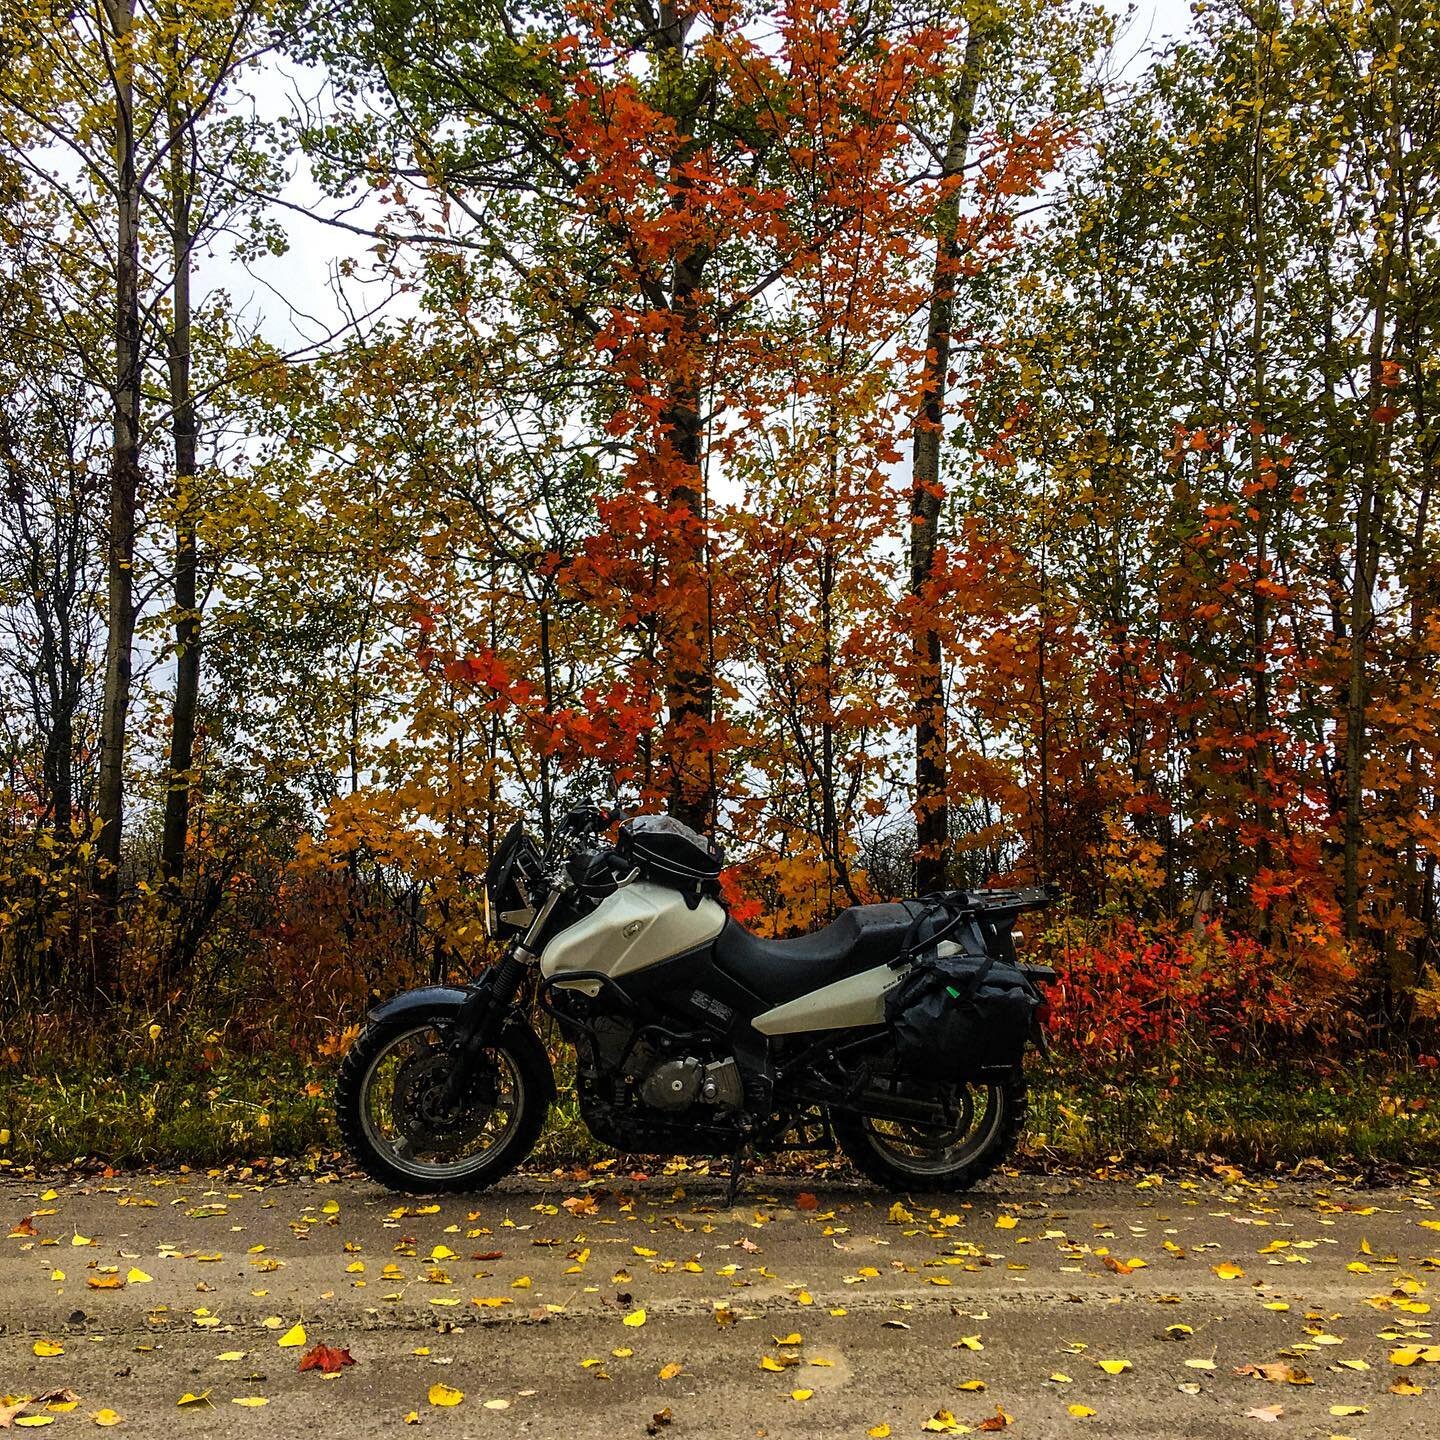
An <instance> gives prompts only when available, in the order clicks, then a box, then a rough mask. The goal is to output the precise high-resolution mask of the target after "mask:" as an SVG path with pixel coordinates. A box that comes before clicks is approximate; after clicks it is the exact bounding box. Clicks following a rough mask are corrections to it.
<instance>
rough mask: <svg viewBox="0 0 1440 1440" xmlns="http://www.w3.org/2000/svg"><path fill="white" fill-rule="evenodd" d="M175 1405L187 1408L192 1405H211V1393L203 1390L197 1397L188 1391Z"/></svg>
mask: <svg viewBox="0 0 1440 1440" xmlns="http://www.w3.org/2000/svg"><path fill="white" fill-rule="evenodd" d="M175 1403H176V1404H177V1405H183V1406H187V1407H188V1406H191V1405H209V1404H210V1403H211V1401H210V1392H209V1391H208V1390H202V1391H201V1392H200V1393H199V1394H198V1395H195V1394H192V1393H191V1392H190V1391H189V1390H187V1391H186V1392H185V1393H184V1394H183V1395H182V1396H181V1397H180V1398H179V1399H178V1400H177V1401H176V1402H175Z"/></svg>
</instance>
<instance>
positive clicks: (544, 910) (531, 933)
mask: <svg viewBox="0 0 1440 1440" xmlns="http://www.w3.org/2000/svg"><path fill="white" fill-rule="evenodd" d="M563 894H564V890H563V888H562V887H561V886H560V885H552V886H551V888H550V893H549V894H548V895H547V896H546V897H545V903H544V904H543V905H541V907H540V909H539V912H538V913H537V914H536V916H535V918H534V919H533V920H532V921H531V922H530V928H529V929H528V930H527V931H526V932H525V935H524V938H523V939H522V940H521V941H520V942H519V944H517V945H515V946H514V947H512V948H511V949H509V950H507V951H506V952H505V955H504V958H503V959H502V960H501V961H500V963H499V964H498V965H497V966H495V968H494V969H493V970H490V971H487V972H486V974H485V975H484V976H482V977H481V980H480V983H479V984H478V985H476V986H475V988H474V989H473V990H472V991H471V992H470V995H469V997H468V998H467V999H466V1001H465V1003H464V1004H463V1005H462V1006H461V1007H460V1010H459V1013H458V1014H457V1015H456V1017H455V1040H454V1054H455V1063H454V1064H453V1065H451V1067H450V1074H449V1076H448V1077H447V1078H446V1081H445V1089H444V1092H443V1094H442V1096H441V1100H442V1103H443V1104H444V1105H445V1106H446V1108H447V1109H454V1108H456V1107H458V1106H459V1105H460V1103H461V1101H462V1100H463V1099H464V1098H465V1096H466V1095H467V1094H469V1092H470V1087H471V1085H472V1083H473V1080H474V1077H475V1076H476V1075H477V1074H478V1073H479V1072H480V1070H481V1067H482V1063H483V1062H482V1057H483V1056H484V1054H485V1052H486V1051H487V1050H488V1049H490V1047H491V1046H492V1045H494V1044H495V1042H496V1041H497V1040H499V1038H500V1032H501V1031H502V1030H504V1028H505V1022H506V1021H507V1020H508V1019H509V1018H510V1009H511V1006H513V1005H514V1004H515V1001H516V999H517V997H518V996H519V994H520V991H521V988H522V987H523V985H524V983H525V972H526V970H527V969H528V968H529V965H530V963H532V962H533V961H535V960H536V959H537V958H538V951H537V950H536V948H535V947H536V946H537V945H538V944H539V941H540V935H541V933H542V932H543V930H544V929H545V922H546V921H547V920H549V918H550V916H551V913H552V912H553V911H554V909H555V907H556V905H558V904H559V903H560V899H561V896H562V895H563Z"/></svg>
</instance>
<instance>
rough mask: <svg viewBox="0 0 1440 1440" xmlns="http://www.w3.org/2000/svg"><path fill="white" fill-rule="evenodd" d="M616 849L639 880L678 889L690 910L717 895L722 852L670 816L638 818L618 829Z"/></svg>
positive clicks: (722, 864)
mask: <svg viewBox="0 0 1440 1440" xmlns="http://www.w3.org/2000/svg"><path fill="white" fill-rule="evenodd" d="M615 848H616V850H618V851H619V853H620V855H621V856H622V857H623V858H624V859H625V860H626V861H627V862H628V863H629V864H630V865H632V866H634V867H635V868H636V869H638V870H639V871H640V878H641V879H642V880H649V881H651V882H653V883H654V884H656V885H664V886H666V887H667V888H669V889H671V890H678V891H679V892H680V893H681V894H682V895H683V896H684V897H685V903H686V904H687V905H689V907H690V908H691V909H692V910H693V909H694V908H695V907H696V906H697V905H698V904H699V903H700V901H701V900H702V899H703V898H704V897H705V896H707V895H709V896H716V895H719V893H720V871H721V869H722V868H723V867H724V865H725V852H724V851H723V850H721V848H720V847H719V846H718V845H717V844H715V842H714V841H713V840H707V839H706V838H705V836H703V835H699V834H697V833H696V832H695V831H694V830H692V829H691V828H690V827H689V826H688V825H684V824H682V823H681V822H680V821H679V820H675V819H672V818H671V817H670V816H669V815H637V816H636V817H635V818H634V819H633V820H627V821H626V822H625V823H624V824H623V825H622V826H621V827H620V835H619V839H618V841H617V842H616V846H615Z"/></svg>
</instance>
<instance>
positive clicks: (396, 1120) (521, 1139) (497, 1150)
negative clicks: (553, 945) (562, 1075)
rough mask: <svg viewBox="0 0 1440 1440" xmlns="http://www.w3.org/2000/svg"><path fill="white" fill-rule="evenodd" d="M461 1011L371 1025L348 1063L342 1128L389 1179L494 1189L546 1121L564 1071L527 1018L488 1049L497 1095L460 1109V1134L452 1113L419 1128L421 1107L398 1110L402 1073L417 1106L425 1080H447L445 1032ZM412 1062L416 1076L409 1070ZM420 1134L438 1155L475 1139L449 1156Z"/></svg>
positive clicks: (339, 1095) (378, 1176)
mask: <svg viewBox="0 0 1440 1440" xmlns="http://www.w3.org/2000/svg"><path fill="white" fill-rule="evenodd" d="M454 1018H455V1016H454V1011H453V1010H445V1011H440V1012H435V1013H422V1014H419V1015H416V1014H409V1015H401V1016H397V1017H395V1018H394V1019H393V1020H385V1021H381V1022H380V1023H379V1024H374V1025H369V1026H367V1027H366V1028H365V1029H364V1030H363V1031H362V1032H361V1033H360V1036H359V1038H358V1039H357V1040H356V1041H355V1043H354V1044H353V1045H352V1046H351V1047H350V1050H349V1053H348V1054H347V1055H346V1056H345V1060H344V1063H343V1064H342V1065H341V1067H340V1076H339V1079H338V1080H337V1082H336V1085H335V1111H336V1118H337V1120H338V1121H339V1125H340V1136H341V1138H342V1139H343V1140H344V1142H345V1148H346V1149H347V1150H348V1151H349V1152H350V1155H351V1156H352V1158H353V1159H354V1160H355V1163H356V1164H357V1165H359V1166H360V1168H361V1169H362V1170H363V1171H364V1172H365V1173H366V1174H367V1175H368V1176H369V1177H370V1178H371V1179H372V1180H374V1181H376V1182H378V1183H379V1184H381V1185H384V1186H385V1187H386V1188H387V1189H390V1190H400V1191H404V1192H406V1193H409V1194H420V1195H424V1194H434V1193H438V1192H440V1191H452V1190H484V1189H486V1188H487V1187H488V1186H491V1185H493V1184H495V1182H496V1181H497V1180H499V1179H501V1178H502V1177H503V1176H505V1175H508V1174H509V1173H510V1172H511V1171H512V1170H514V1169H515V1167H516V1166H517V1165H520V1164H522V1163H523V1162H524V1161H525V1159H526V1158H527V1157H528V1156H529V1154H530V1152H531V1151H532V1150H533V1149H534V1148H535V1144H536V1142H537V1141H538V1140H539V1138H540V1132H541V1130H542V1129H543V1128H544V1126H545V1117H546V1115H547V1114H548V1113H549V1109H550V1102H551V1101H552V1100H553V1099H554V1097H555V1076H554V1072H553V1071H552V1070H551V1068H550V1057H549V1056H548V1055H547V1054H546V1053H545V1047H544V1046H543V1045H542V1044H541V1043H540V1040H539V1037H538V1036H537V1035H536V1034H535V1032H534V1031H533V1030H532V1029H530V1027H529V1026H528V1025H526V1024H524V1023H523V1022H521V1021H518V1020H512V1021H511V1022H510V1023H509V1024H507V1025H506V1027H505V1029H504V1031H503V1032H502V1033H501V1035H500V1038H499V1039H498V1040H497V1041H496V1043H495V1044H494V1045H493V1046H491V1047H490V1048H489V1049H488V1050H487V1051H486V1052H485V1053H486V1055H487V1056H488V1057H490V1060H491V1062H492V1067H493V1071H494V1074H495V1076H496V1093H497V1101H496V1103H494V1104H491V1105H489V1106H487V1105H485V1104H484V1103H483V1102H472V1103H471V1105H470V1106H469V1107H468V1108H467V1110H466V1111H465V1112H464V1114H463V1115H462V1116H460V1117H459V1118H458V1121H457V1125H456V1129H455V1131H454V1133H453V1135H451V1134H447V1131H446V1129H445V1126H444V1124H443V1123H436V1124H435V1125H433V1126H431V1127H428V1128H424V1129H422V1130H420V1131H418V1132H417V1131H416V1129H415V1125H414V1121H413V1117H411V1116H409V1115H408V1114H401V1115H400V1116H397V1114H396V1111H397V1110H399V1111H402V1112H403V1111H406V1110H407V1106H406V1104H405V1103H397V1100H396V1095H397V1088H398V1087H397V1080H398V1085H399V1086H401V1087H404V1088H405V1089H406V1090H407V1092H410V1093H407V1094H406V1096H405V1101H406V1102H408V1106H409V1108H410V1109H413V1108H415V1107H416V1106H418V1104H419V1103H421V1102H422V1101H423V1099H424V1098H426V1090H425V1087H427V1086H428V1087H430V1090H432V1091H433V1089H434V1088H435V1087H436V1086H438V1085H439V1084H440V1083H442V1081H443V1075H444V1070H443V1066H444V1063H445V1062H444V1059H443V1058H441V1057H443V1055H444V1051H443V1041H444V1040H445V1038H446V1037H447V1034H448V1029H449V1026H450V1025H451V1024H452V1023H453V1021H454ZM407 1047H408V1054H407ZM399 1057H405V1058H399ZM392 1063H394V1064H395V1065H396V1066H397V1069H396V1071H395V1072H393V1073H391V1074H390V1075H389V1076H388V1080H389V1099H388V1101H387V1100H386V1099H385V1090H384V1087H385V1082H386V1079H387V1076H386V1075H385V1074H384V1073H382V1067H385V1066H387V1065H390V1064H392ZM407 1064H408V1065H410V1066H411V1067H412V1069H411V1072H410V1074H411V1077H413V1078H410V1079H408V1080H407V1079H406V1076H405V1066H406V1065H407ZM502 1102H503V1108H502ZM501 1115H503V1118H504V1124H503V1128H498V1129H496V1130H495V1131H494V1133H493V1135H492V1133H491V1129H492V1126H493V1125H494V1121H495V1118H496V1117H497V1116H501ZM407 1120H408V1125H407ZM467 1127H468V1129H469V1131H470V1134H469V1136H468V1137H467V1136H466V1134H465V1131H466V1128H467ZM407 1130H408V1133H407ZM416 1134H418V1135H419V1136H420V1137H421V1138H420V1142H419V1143H421V1144H423V1145H424V1146H425V1147H426V1149H427V1153H430V1152H433V1153H434V1154H436V1155H437V1157H443V1156H444V1155H445V1153H446V1150H447V1146H451V1147H454V1146H459V1145H461V1144H462V1143H464V1144H468V1145H469V1146H470V1147H471V1149H470V1152H469V1153H466V1154H458V1155H455V1156H454V1157H453V1158H449V1159H445V1158H436V1159H434V1160H426V1159H423V1158H420V1156H419V1155H418V1154H417V1153H416V1152H415V1148H414V1147H415V1145H416V1141H415V1139H414V1138H413V1137H414V1136H415V1135H416Z"/></svg>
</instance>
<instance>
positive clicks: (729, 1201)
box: [725, 1145, 750, 1210]
mask: <svg viewBox="0 0 1440 1440" xmlns="http://www.w3.org/2000/svg"><path fill="white" fill-rule="evenodd" d="M749 1148H750V1147H749V1146H748V1145H742V1146H741V1147H740V1148H739V1149H738V1150H737V1151H736V1152H735V1153H734V1154H733V1155H732V1156H731V1157H730V1182H729V1184H727V1185H726V1186H725V1208H726V1209H727V1210H728V1209H730V1207H731V1206H732V1205H734V1203H735V1196H736V1195H737V1194H738V1193H739V1190H740V1176H741V1174H742V1173H743V1172H742V1170H741V1166H743V1165H744V1163H745V1154H746V1151H747V1150H748V1149H749Z"/></svg>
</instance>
